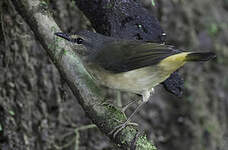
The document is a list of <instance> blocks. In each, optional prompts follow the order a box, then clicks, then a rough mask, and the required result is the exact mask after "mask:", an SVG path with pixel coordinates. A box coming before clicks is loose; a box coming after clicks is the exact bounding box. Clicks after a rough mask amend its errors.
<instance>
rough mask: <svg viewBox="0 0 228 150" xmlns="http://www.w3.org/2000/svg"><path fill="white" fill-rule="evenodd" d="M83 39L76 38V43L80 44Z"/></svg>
mask: <svg viewBox="0 0 228 150" xmlns="http://www.w3.org/2000/svg"><path fill="white" fill-rule="evenodd" d="M83 41H84V40H83V39H82V38H77V39H76V43H77V44H82V42H83Z"/></svg>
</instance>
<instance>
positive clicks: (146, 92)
mask: <svg viewBox="0 0 228 150" xmlns="http://www.w3.org/2000/svg"><path fill="white" fill-rule="evenodd" d="M153 91H154V90H153V89H151V91H145V92H144V93H143V102H142V103H141V104H139V105H138V106H137V107H136V109H135V110H134V112H133V113H132V114H131V115H130V116H129V117H128V119H127V120H126V121H125V122H124V123H122V124H120V125H118V126H117V127H115V128H114V129H113V130H112V131H111V132H110V133H109V134H113V137H114V138H115V137H116V135H117V134H118V133H119V132H120V131H121V130H122V129H124V128H125V127H126V126H127V125H136V126H137V124H136V123H131V122H130V120H131V118H132V117H133V116H134V115H135V114H136V113H137V112H138V111H139V110H140V109H141V108H142V106H143V104H145V103H147V102H148V100H149V98H150V94H151V93H152V92H153Z"/></svg>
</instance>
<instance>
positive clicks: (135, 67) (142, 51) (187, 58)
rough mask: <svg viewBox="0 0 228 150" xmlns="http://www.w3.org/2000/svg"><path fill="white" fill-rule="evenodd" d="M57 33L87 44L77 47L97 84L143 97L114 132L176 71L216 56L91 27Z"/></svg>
mask: <svg viewBox="0 0 228 150" xmlns="http://www.w3.org/2000/svg"><path fill="white" fill-rule="evenodd" d="M55 35H56V36H58V37H61V38H63V39H65V40H67V41H69V42H70V43H71V44H72V46H73V47H74V46H75V45H83V46H85V49H83V50H78V49H75V52H76V53H77V54H78V55H79V56H80V58H81V59H82V62H83V65H84V66H85V68H86V70H87V71H88V72H89V74H90V75H91V77H92V79H93V80H94V81H95V83H97V84H98V85H101V86H105V87H108V88H111V89H116V90H119V91H125V92H131V93H135V94H138V95H141V96H142V103H141V104H139V105H138V106H137V108H136V109H135V111H134V112H133V113H132V114H131V115H130V116H129V117H128V118H127V120H126V121H125V122H124V123H122V124H120V125H119V126H117V127H116V128H115V129H114V130H113V131H112V132H111V133H114V135H116V134H117V133H118V132H119V131H121V130H122V129H123V128H124V127H126V125H128V124H130V119H131V118H132V117H133V116H134V114H135V113H136V112H137V111H138V110H139V109H140V108H141V107H142V105H143V104H145V103H146V102H148V100H149V99H150V96H151V95H152V94H153V92H154V87H155V86H157V85H158V84H159V83H161V82H163V81H165V80H166V79H167V78H168V77H169V76H170V75H171V74H172V73H173V72H175V71H176V70H177V69H179V68H181V67H182V66H183V65H184V64H185V63H187V62H193V61H208V60H210V59H213V58H215V57H216V54H215V53H214V52H189V51H184V50H181V49H178V48H176V47H174V46H171V45H166V44H161V43H154V42H151V41H140V40H132V39H121V38H115V37H110V36H105V35H102V34H99V33H95V32H92V31H88V30H83V31H80V32H78V33H62V32H56V33H55Z"/></svg>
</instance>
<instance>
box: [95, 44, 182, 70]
mask: <svg viewBox="0 0 228 150" xmlns="http://www.w3.org/2000/svg"><path fill="white" fill-rule="evenodd" d="M180 52H181V51H180V50H175V49H174V48H173V47H172V46H169V45H161V44H157V43H146V42H141V41H116V42H111V43H109V44H106V46H105V47H103V48H102V49H100V50H99V52H97V53H96V54H95V55H94V56H93V61H94V63H97V64H99V65H100V66H101V67H103V68H104V69H106V70H108V71H111V72H114V73H121V72H126V71H131V70H134V69H139V68H142V67H146V66H150V65H153V64H157V63H159V62H160V61H161V60H162V59H164V58H166V57H168V56H170V55H174V54H177V53H180Z"/></svg>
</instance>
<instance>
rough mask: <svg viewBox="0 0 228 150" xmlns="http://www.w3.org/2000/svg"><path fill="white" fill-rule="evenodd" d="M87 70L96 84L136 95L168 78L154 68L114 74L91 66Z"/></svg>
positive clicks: (160, 70)
mask: <svg viewBox="0 0 228 150" xmlns="http://www.w3.org/2000/svg"><path fill="white" fill-rule="evenodd" d="M87 70H88V71H89V72H90V74H91V75H92V76H93V78H94V79H95V80H96V82H97V83H99V84H101V85H103V86H106V87H109V88H113V89H118V90H122V91H127V92H133V93H137V94H141V93H142V92H143V91H148V90H151V89H152V88H153V87H155V86H156V85H157V84H159V83H161V82H163V81H164V80H166V79H167V78H168V77H169V74H168V73H166V74H164V71H162V69H161V68H159V67H155V66H149V67H144V68H140V69H136V70H132V71H128V72H123V73H116V74H113V73H111V72H108V71H105V70H103V69H102V68H99V69H98V68H96V70H95V69H94V67H92V66H90V67H89V68H88V69H87Z"/></svg>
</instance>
